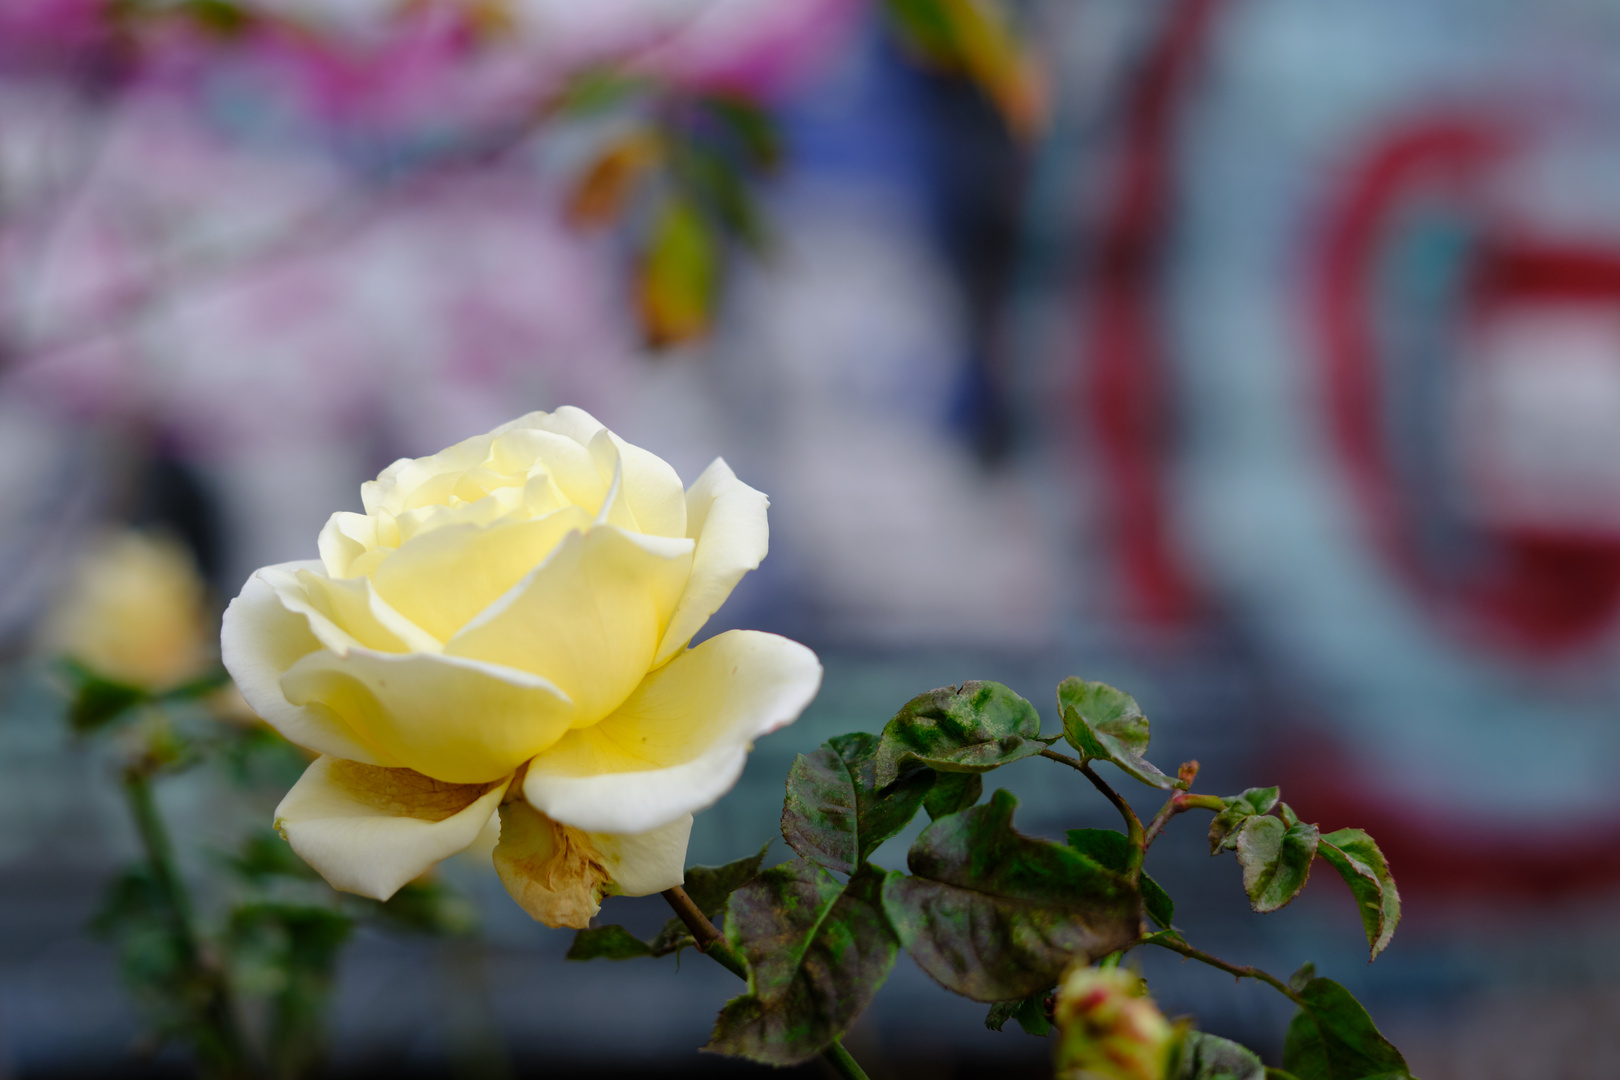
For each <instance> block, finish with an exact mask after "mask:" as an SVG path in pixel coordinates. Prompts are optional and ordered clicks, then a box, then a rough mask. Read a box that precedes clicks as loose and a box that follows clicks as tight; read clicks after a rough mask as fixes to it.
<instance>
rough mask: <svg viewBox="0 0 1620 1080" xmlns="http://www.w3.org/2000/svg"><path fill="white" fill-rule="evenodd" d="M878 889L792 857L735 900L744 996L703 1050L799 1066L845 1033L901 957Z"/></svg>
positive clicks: (729, 914) (873, 878)
mask: <svg viewBox="0 0 1620 1080" xmlns="http://www.w3.org/2000/svg"><path fill="white" fill-rule="evenodd" d="M881 882H882V875H881V874H879V873H878V872H876V871H873V870H871V869H870V868H863V869H861V870H860V871H857V872H856V874H855V875H854V876H853V877H852V878H850V880H849V884H848V885H847V886H844V885H840V884H839V883H838V879H837V878H835V877H833V876H832V874H830V873H828V872H827V871H826V870H824V869H822V868H821V867H819V866H816V865H815V864H814V863H812V862H809V861H808V860H805V859H796V860H794V861H793V862H790V863H783V864H782V865H781V866H773V867H771V868H770V869H769V870H766V871H763V872H762V873H761V874H760V875H759V876H758V877H756V878H755V879H754V880H753V881H751V882H749V883H748V884H747V885H744V886H743V887H742V888H740V889H738V890H737V891H736V892H735V893H733V894H732V896H731V903H730V905H729V906H728V907H727V909H726V939H727V941H729V942H730V944H731V945H732V947H733V948H734V949H736V950H737V951H738V953H739V954H741V955H742V956H743V957H744V959H745V960H746V961H747V963H748V992H747V993H746V994H743V995H742V996H741V997H737V998H733V999H732V1000H731V1001H729V1002H727V1003H726V1007H725V1008H724V1009H722V1010H721V1011H720V1017H719V1019H718V1020H717V1021H716V1022H715V1027H714V1036H713V1039H712V1040H711V1041H710V1043H709V1045H708V1046H707V1047H705V1048H704V1049H706V1050H711V1051H714V1052H716V1053H721V1054H732V1055H735V1056H739V1057H745V1058H749V1059H751V1060H753V1061H758V1062H762V1063H764V1064H767V1065H796V1064H798V1063H799V1062H801V1061H808V1060H809V1059H810V1058H812V1057H814V1056H815V1055H817V1054H819V1053H820V1052H821V1051H822V1050H824V1049H826V1047H827V1046H828V1045H829V1044H830V1043H831V1042H832V1041H833V1040H834V1039H836V1038H838V1037H839V1036H841V1035H842V1034H843V1033H844V1031H845V1030H846V1029H847V1028H848V1027H849V1025H850V1024H851V1023H852V1022H854V1020H855V1018H856V1017H857V1016H859V1015H860V1013H861V1010H863V1009H865V1008H866V1006H867V1004H868V1003H869V1002H870V1001H871V1000H872V997H873V995H874V994H876V993H877V990H878V987H880V986H881V985H882V984H883V980H884V979H885V978H887V977H888V974H889V969H890V968H892V967H893V966H894V959H895V955H896V953H897V952H898V944H897V943H896V942H895V939H894V934H893V932H892V931H891V930H890V929H889V926H888V923H887V922H885V921H884V918H883V911H882V908H881V906H880V903H879V898H878V897H879V890H880V887H881Z"/></svg>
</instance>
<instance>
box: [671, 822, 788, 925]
mask: <svg viewBox="0 0 1620 1080" xmlns="http://www.w3.org/2000/svg"><path fill="white" fill-rule="evenodd" d="M770 849H771V845H770V842H769V841H767V842H766V843H765V846H764V847H762V848H760V849H759V851H757V852H755V853H754V854H752V855H749V856H747V857H746V858H742V859H738V860H736V861H735V862H728V863H726V864H725V865H724V866H688V867H687V868H686V881H685V882H684V883H683V884H682V886H681V887H682V888H684V889H685V890H686V895H687V896H689V897H690V898H691V900H692V903H694V904H696V905H697V908H698V910H699V911H701V912H703V914H705V915H707V916H708V917H709V918H711V919H712V918H714V917H715V916H716V915H719V914H720V913H721V912H722V911H724V910H725V909H726V901H727V900H729V899H730V898H731V894H732V893H734V892H736V891H737V890H738V889H740V888H742V886H743V885H745V884H747V883H748V881H749V880H750V879H751V878H753V876H754V875H755V874H757V873H759V867H760V864H761V863H763V862H764V861H765V853H766V852H767V851H769V850H770ZM683 925H684V924H683Z"/></svg>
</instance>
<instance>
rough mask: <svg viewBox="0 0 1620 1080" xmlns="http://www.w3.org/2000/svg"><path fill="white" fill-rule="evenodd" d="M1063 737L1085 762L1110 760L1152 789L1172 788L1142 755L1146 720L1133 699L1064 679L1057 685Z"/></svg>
mask: <svg viewBox="0 0 1620 1080" xmlns="http://www.w3.org/2000/svg"><path fill="white" fill-rule="evenodd" d="M1057 697H1058V713H1059V714H1060V715H1061V716H1062V717H1063V736H1064V738H1066V739H1068V740H1069V745H1070V746H1072V747H1074V748H1075V749H1076V750H1078V751H1080V756H1081V758H1082V759H1084V760H1086V761H1093V760H1099V761H1111V762H1113V763H1114V764H1115V765H1118V766H1119V767H1120V768H1121V769H1123V770H1124V771H1125V772H1126V773H1128V774H1129V775H1130V776H1132V777H1134V778H1136V779H1137V780H1140V781H1142V783H1144V784H1150V785H1152V786H1153V787H1159V788H1170V787H1174V786H1175V783H1176V781H1175V778H1174V777H1170V776H1166V775H1165V774H1164V773H1163V772H1161V771H1159V769H1158V768H1157V767H1156V766H1154V765H1153V764H1151V763H1150V762H1149V761H1148V760H1147V759H1146V758H1145V757H1143V756H1142V755H1143V754H1144V753H1146V752H1147V747H1148V719H1147V717H1146V716H1143V715H1142V709H1141V707H1140V706H1138V705H1137V704H1136V699H1135V698H1133V697H1131V696H1130V695H1129V694H1127V693H1124V692H1122V691H1119V690H1115V689H1114V688H1113V687H1112V686H1109V685H1107V684H1106V683H1100V682H1086V681H1085V680H1084V679H1076V678H1072V677H1071V678H1067V679H1064V680H1063V681H1062V682H1061V683H1059V684H1058V689H1057Z"/></svg>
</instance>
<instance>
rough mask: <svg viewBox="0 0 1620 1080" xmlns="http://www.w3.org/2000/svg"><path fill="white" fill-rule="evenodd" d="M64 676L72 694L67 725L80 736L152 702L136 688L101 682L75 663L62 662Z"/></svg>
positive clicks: (123, 684) (87, 669)
mask: <svg viewBox="0 0 1620 1080" xmlns="http://www.w3.org/2000/svg"><path fill="white" fill-rule="evenodd" d="M61 671H62V675H63V677H64V678H65V679H66V680H67V683H68V687H69V692H70V693H71V695H72V699H71V703H70V704H69V705H68V725H69V726H70V727H71V728H72V729H73V730H74V731H75V732H77V733H78V734H80V735H88V734H90V733H92V732H95V731H99V730H100V729H102V728H104V727H106V726H107V725H108V724H110V723H112V722H113V721H114V720H117V719H119V718H120V717H122V716H125V715H127V714H129V713H130V712H131V711H132V710H134V709H135V708H136V707H137V706H140V705H144V704H146V703H147V702H148V701H150V700H152V696H151V695H150V694H149V693H147V692H146V691H145V690H143V689H142V688H141V687H139V686H131V685H129V684H128V683H121V682H116V681H114V680H112V679H104V678H102V677H101V676H100V675H97V674H96V673H95V672H94V671H91V670H90V669H89V668H87V667H85V666H84V665H83V664H81V663H79V662H78V661H77V660H64V661H62V664H61Z"/></svg>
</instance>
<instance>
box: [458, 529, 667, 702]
mask: <svg viewBox="0 0 1620 1080" xmlns="http://www.w3.org/2000/svg"><path fill="white" fill-rule="evenodd" d="M691 544H692V542H691V541H690V540H685V539H680V540H672V539H665V538H663V537H652V536H639V535H636V534H633V533H626V532H623V531H621V530H619V529H617V528H615V527H613V526H611V525H597V526H595V527H593V528H592V529H591V531H590V532H588V533H584V534H579V533H575V534H573V535H570V536H569V537H567V538H566V539H564V540H563V542H562V543H561V544H559V545H558V546H557V550H556V551H554V552H553V553H552V555H551V557H550V558H549V559H548V560H547V561H546V562H545V563H544V564H543V565H541V566H539V567H537V568H536V569H535V570H534V572H533V573H532V574H531V575H530V576H529V577H528V578H527V579H526V580H525V581H524V582H522V583H521V584H519V585H518V586H516V587H515V588H513V589H512V591H511V592H510V593H509V594H507V595H506V596H505V597H503V598H502V599H501V600H500V601H499V602H498V603H496V604H494V605H493V606H491V608H490V609H489V610H487V611H485V612H484V613H483V614H481V615H480V616H479V617H478V618H477V619H475V620H473V622H472V623H471V624H469V625H468V626H467V627H466V628H465V629H463V630H462V631H461V632H460V633H458V634H457V635H456V636H455V637H454V638H452V639H451V640H450V641H449V643H447V644H446V646H445V651H446V652H447V653H449V654H450V655H453V656H467V657H476V658H477V659H479V660H485V661H488V662H490V663H493V664H504V665H507V666H509V667H514V668H521V669H523V670H526V671H532V672H534V673H536V674H537V675H540V676H543V677H545V678H547V679H549V680H551V681H552V682H553V683H555V684H556V685H557V686H558V687H560V688H561V689H562V690H563V692H564V693H566V694H567V695H568V696H569V698H570V699H572V700H573V702H574V704H575V706H576V709H577V711H576V713H575V715H574V723H575V725H577V726H583V725H585V724H591V723H595V722H596V721H597V720H599V719H601V718H602V717H604V716H606V715H607V714H608V713H609V712H611V711H612V710H613V709H614V708H616V707H617V706H618V705H619V704H620V703H621V702H623V701H624V699H625V698H626V696H628V695H629V694H630V692H631V691H633V690H634V689H635V688H636V685H637V684H638V683H639V682H640V681H641V679H642V677H643V676H645V675H646V674H647V669H648V668H649V667H651V665H652V658H653V650H654V649H655V648H657V645H658V640H659V636H660V633H661V631H662V630H663V628H664V626H665V625H666V623H667V622H668V621H669V616H670V612H671V611H673V610H674V608H675V604H676V600H677V598H678V597H679V596H680V594H681V587H682V586H683V585H684V584H685V583H686V579H687V576H688V574H689V572H690V570H689V568H690V567H691V564H692V547H691Z"/></svg>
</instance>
